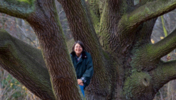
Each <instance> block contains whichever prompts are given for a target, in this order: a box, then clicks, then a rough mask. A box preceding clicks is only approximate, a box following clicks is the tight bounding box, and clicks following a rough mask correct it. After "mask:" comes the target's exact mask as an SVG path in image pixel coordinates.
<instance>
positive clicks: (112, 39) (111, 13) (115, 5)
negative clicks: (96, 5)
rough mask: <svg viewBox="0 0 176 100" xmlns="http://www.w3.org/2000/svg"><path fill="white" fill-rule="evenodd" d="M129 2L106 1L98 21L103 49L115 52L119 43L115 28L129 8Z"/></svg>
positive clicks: (120, 0) (124, 0) (125, 0)
mask: <svg viewBox="0 0 176 100" xmlns="http://www.w3.org/2000/svg"><path fill="white" fill-rule="evenodd" d="M131 3H132V2H131V0H107V1H106V2H105V4H104V9H103V13H102V16H101V19H100V37H101V38H100V39H101V44H102V45H103V47H104V49H106V50H108V51H116V49H117V48H118V46H119V44H120V41H119V39H118V36H117V35H116V34H117V33H118V30H117V27H118V24H117V23H119V20H120V19H121V17H122V15H123V14H125V13H127V12H128V10H129V8H131V6H132V4H131Z"/></svg>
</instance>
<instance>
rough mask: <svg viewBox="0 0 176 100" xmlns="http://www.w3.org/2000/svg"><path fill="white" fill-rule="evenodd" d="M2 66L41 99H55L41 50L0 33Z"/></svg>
mask: <svg viewBox="0 0 176 100" xmlns="http://www.w3.org/2000/svg"><path fill="white" fill-rule="evenodd" d="M0 41H1V42H0V65H1V66H2V67H3V68H4V69H5V70H7V71H8V72H9V73H10V74H12V75H13V76H14V77H15V78H16V79H18V80H19V81H20V82H21V83H22V84H24V85H25V86H26V87H27V88H28V89H29V90H30V91H31V92H33V93H34V94H35V95H37V96H38V97H40V98H41V99H51V100H53V99H54V95H53V92H52V88H51V84H50V78H49V74H48V71H47V69H46V67H45V63H44V61H43V57H42V54H41V51H40V50H37V49H35V48H33V47H32V46H29V45H27V44H26V43H24V42H22V41H20V40H18V39H16V38H14V37H12V36H10V35H9V34H8V33H7V32H5V31H3V30H1V31H0Z"/></svg>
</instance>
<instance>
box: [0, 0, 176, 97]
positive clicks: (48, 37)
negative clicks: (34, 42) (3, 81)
mask: <svg viewBox="0 0 176 100" xmlns="http://www.w3.org/2000/svg"><path fill="white" fill-rule="evenodd" d="M29 1H30V2H27V3H26V2H23V1H21V2H20V1H10V0H9V1H6V0H2V1H0V12H3V13H6V14H9V15H12V16H16V17H19V18H24V19H26V20H27V21H28V22H29V23H30V25H31V26H32V27H33V29H34V30H35V32H36V35H37V36H38V39H39V42H40V46H41V50H42V54H43V57H44V61H43V60H42V57H41V53H40V52H39V51H38V50H36V49H34V48H31V47H30V46H28V45H26V44H24V43H23V42H21V41H19V40H16V39H14V38H12V37H11V36H9V35H7V34H6V35H3V34H4V33H5V32H4V31H0V33H2V34H0V41H2V42H0V65H1V66H2V67H3V68H4V69H6V70H7V71H9V72H10V73H11V74H12V75H13V76H14V77H16V78H17V79H18V80H19V81H20V82H22V83H23V84H24V85H25V86H26V87H27V88H28V89H29V90H31V91H32V92H33V93H34V94H36V95H37V96H39V97H40V98H41V99H57V100H80V99H81V95H80V93H79V88H78V86H77V82H76V75H75V71H74V68H73V65H72V63H71V59H70V57H69V53H68V50H67V47H66V43H65V39H64V36H63V32H62V29H61V27H60V23H59V20H58V16H57V11H56V7H55V3H54V1H53V0H36V1H33V0H29ZM132 1H133V0H86V2H85V0H58V2H60V3H61V5H62V7H63V9H64V10H65V13H66V16H67V19H68V21H69V26H70V29H71V31H72V34H73V37H74V39H75V40H81V41H83V43H84V44H85V46H86V50H87V51H88V52H90V53H91V55H92V58H93V63H94V76H93V78H92V80H91V83H90V85H89V86H88V87H87V88H86V98H87V99H88V100H152V99H153V98H154V96H155V94H156V93H157V91H158V90H159V89H160V88H161V87H162V86H163V85H164V84H166V83H167V82H169V81H170V80H173V79H176V77H175V76H176V67H175V61H171V62H163V61H161V60H160V58H161V57H162V56H164V55H166V54H167V53H169V52H170V51H172V50H173V49H174V48H175V47H176V45H175V44H176V39H175V38H176V35H175V32H176V31H175V30H174V31H173V32H172V33H171V34H170V35H169V36H168V37H166V38H165V39H163V40H161V41H160V42H158V43H156V44H151V43H150V37H151V32H152V29H153V26H154V23H155V21H156V18H157V17H158V16H160V15H162V14H164V13H166V12H168V11H171V10H173V9H174V8H176V0H143V1H141V2H140V3H139V4H138V5H136V6H135V5H133V2H132ZM24 5H26V6H24ZM21 9H23V10H21ZM25 47H26V49H24V50H23V49H22V48H25ZM27 48H30V49H27ZM36 53H37V54H38V55H37V54H36ZM17 56H18V57H17ZM44 62H45V63H46V68H45V64H44ZM47 70H48V71H47ZM34 76H36V77H34ZM49 78H50V81H49Z"/></svg>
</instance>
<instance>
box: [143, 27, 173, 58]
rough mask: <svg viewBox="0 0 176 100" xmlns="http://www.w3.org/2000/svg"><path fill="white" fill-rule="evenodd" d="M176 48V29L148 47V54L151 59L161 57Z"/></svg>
mask: <svg viewBox="0 0 176 100" xmlns="http://www.w3.org/2000/svg"><path fill="white" fill-rule="evenodd" d="M174 48H176V30H174V31H173V32H172V33H171V34H169V35H168V36H167V37H166V38H164V39H162V40H161V41H159V42H157V43H155V44H153V45H150V46H149V47H148V48H147V52H146V53H147V56H148V57H150V58H151V59H153V60H154V59H159V58H161V57H163V56H165V55H166V54H168V53H169V52H171V51H172V50H173V49H174Z"/></svg>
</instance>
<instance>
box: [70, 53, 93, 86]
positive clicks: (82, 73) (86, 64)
mask: <svg viewBox="0 0 176 100" xmlns="http://www.w3.org/2000/svg"><path fill="white" fill-rule="evenodd" d="M70 55H71V59H72V62H73V65H74V68H75V71H76V75H77V79H81V80H82V81H83V83H84V86H85V87H86V86H88V85H89V83H90V80H91V78H92V76H93V62H92V57H91V55H90V54H89V53H88V52H86V51H83V52H82V57H81V58H80V60H79V61H77V56H76V54H75V52H74V51H73V52H72V53H71V54H70Z"/></svg>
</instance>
